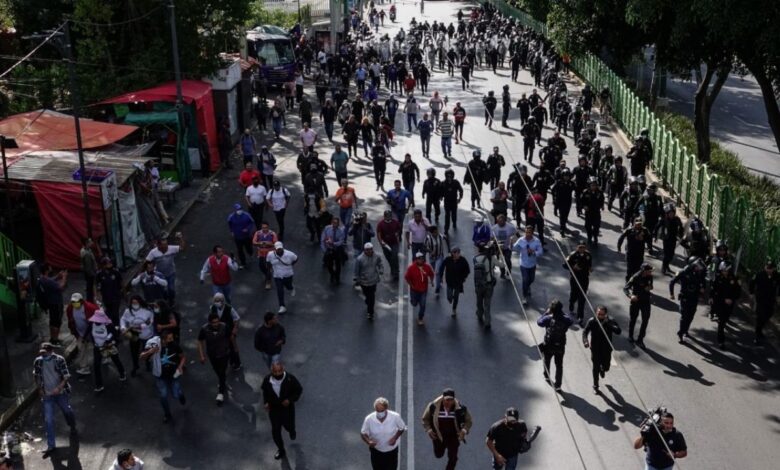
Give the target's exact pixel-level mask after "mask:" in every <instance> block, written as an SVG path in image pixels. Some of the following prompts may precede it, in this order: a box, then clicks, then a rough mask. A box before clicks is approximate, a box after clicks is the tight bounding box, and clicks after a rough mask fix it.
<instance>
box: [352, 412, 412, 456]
mask: <svg viewBox="0 0 780 470" xmlns="http://www.w3.org/2000/svg"><path fill="white" fill-rule="evenodd" d="M404 432H406V423H404V420H403V419H401V415H399V414H398V413H396V412H395V411H392V410H391V409H390V402H389V401H388V400H387V398H384V397H379V398H377V399H376V400H374V411H373V412H372V413H369V414H368V416H366V418H365V419H364V420H363V426H362V427H361V428H360V437H361V438H362V439H363V442H365V443H366V445H367V446H368V449H369V452H371V469H372V470H396V469H397V468H398V440H399V439H400V438H401V436H402V435H403V433H404Z"/></svg>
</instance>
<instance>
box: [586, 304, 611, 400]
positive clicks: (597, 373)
mask: <svg viewBox="0 0 780 470" xmlns="http://www.w3.org/2000/svg"><path fill="white" fill-rule="evenodd" d="M613 334H614V335H619V334H620V326H619V325H618V324H617V322H616V321H615V320H614V319H612V318H610V317H609V316H607V307H605V306H603V305H599V306H598V307H596V316H595V317H591V318H589V319H588V323H586V324H585V328H583V329H582V345H583V346H584V347H585V349H588V348H590V359H591V361H592V362H593V392H594V393H599V377H601V378H602V379H603V378H604V374H606V373H607V371H609V365H610V362H612V335H613ZM588 337H590V341H589V340H588Z"/></svg>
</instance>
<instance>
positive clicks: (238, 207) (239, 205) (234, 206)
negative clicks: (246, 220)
mask: <svg viewBox="0 0 780 470" xmlns="http://www.w3.org/2000/svg"><path fill="white" fill-rule="evenodd" d="M233 209H235V210H239V209H241V204H239V203H235V204H233Z"/></svg>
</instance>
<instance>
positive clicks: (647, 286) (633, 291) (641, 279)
mask: <svg viewBox="0 0 780 470" xmlns="http://www.w3.org/2000/svg"><path fill="white" fill-rule="evenodd" d="M652 290H653V267H652V266H651V265H650V263H643V264H642V266H640V268H639V270H638V271H637V272H635V273H634V274H633V275H632V276H631V277H630V278H629V279H628V281H627V282H626V285H625V286H624V287H623V293H624V294H626V297H628V298H629V300H630V302H631V305H630V307H629V310H628V316H629V321H628V341H629V342H630V343H631V344H634V326H635V325H636V319H637V318H638V317H639V315H640V314H641V315H642V325H640V327H639V336H638V337H637V339H636V344H637V346H639V347H640V348H642V349H644V348H645V343H644V338H645V334H646V332H647V324H648V323H649V322H650V291H652Z"/></svg>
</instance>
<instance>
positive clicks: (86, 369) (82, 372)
mask: <svg viewBox="0 0 780 470" xmlns="http://www.w3.org/2000/svg"><path fill="white" fill-rule="evenodd" d="M76 373H77V374H79V375H89V374H91V373H92V371H91V370H90V369H89V367H82V368H81V369H78V370H77V371H76Z"/></svg>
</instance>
